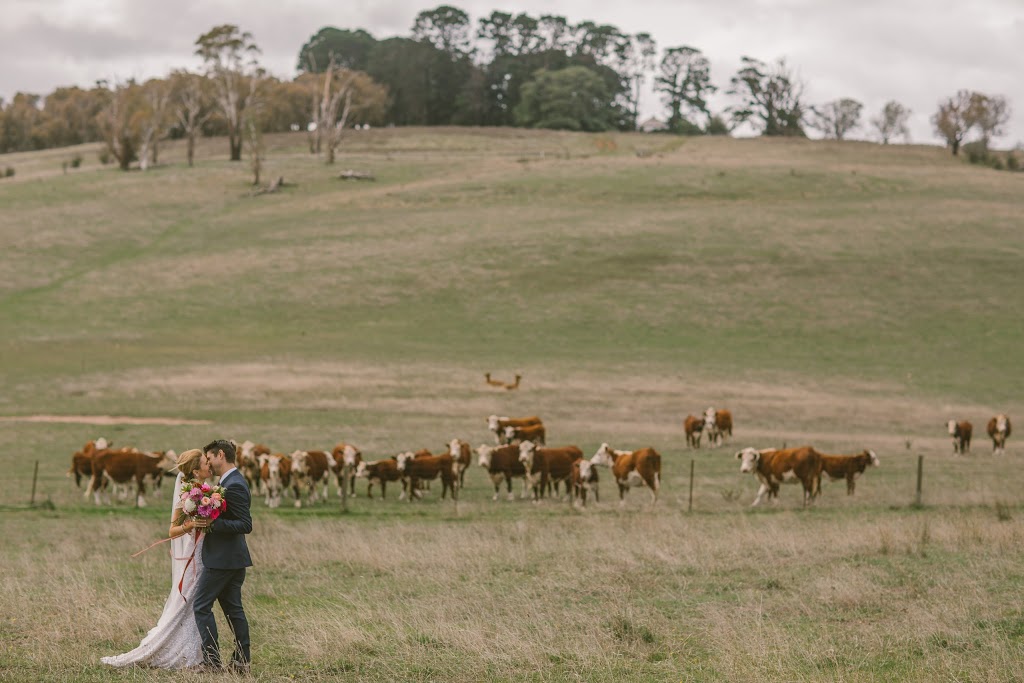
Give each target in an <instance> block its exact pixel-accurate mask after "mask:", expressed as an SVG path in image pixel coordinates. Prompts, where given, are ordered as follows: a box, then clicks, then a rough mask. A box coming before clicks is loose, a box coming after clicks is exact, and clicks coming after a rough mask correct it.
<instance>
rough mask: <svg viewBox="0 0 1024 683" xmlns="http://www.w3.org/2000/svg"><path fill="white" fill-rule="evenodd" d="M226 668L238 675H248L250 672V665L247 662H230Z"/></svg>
mask: <svg viewBox="0 0 1024 683" xmlns="http://www.w3.org/2000/svg"><path fill="white" fill-rule="evenodd" d="M228 670H229V671H230V672H231V673H233V674H238V675H239V676H248V675H250V674H251V673H252V665H251V664H250V663H249V662H231V666H230V667H229V668H228Z"/></svg>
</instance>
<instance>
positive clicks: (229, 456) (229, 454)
mask: <svg viewBox="0 0 1024 683" xmlns="http://www.w3.org/2000/svg"><path fill="white" fill-rule="evenodd" d="M211 451H212V452H214V453H216V452H217V451H224V459H225V460H227V461H228V462H234V461H235V444H233V443H231V442H230V441H227V440H225V439H217V440H216V441H214V442H212V443H209V444H207V445H206V448H204V449H203V453H210V452H211Z"/></svg>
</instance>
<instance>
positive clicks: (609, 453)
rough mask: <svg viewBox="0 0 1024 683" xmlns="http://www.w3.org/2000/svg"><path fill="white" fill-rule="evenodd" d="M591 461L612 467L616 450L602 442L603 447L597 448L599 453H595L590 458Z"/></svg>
mask: <svg viewBox="0 0 1024 683" xmlns="http://www.w3.org/2000/svg"><path fill="white" fill-rule="evenodd" d="M590 462H592V463H594V464H595V465H601V466H603V467H611V466H612V465H614V464H615V451H614V450H613V449H612V447H611V446H609V445H608V444H606V443H603V444H601V447H600V448H598V449H597V453H594V457H592V458H591V459H590Z"/></svg>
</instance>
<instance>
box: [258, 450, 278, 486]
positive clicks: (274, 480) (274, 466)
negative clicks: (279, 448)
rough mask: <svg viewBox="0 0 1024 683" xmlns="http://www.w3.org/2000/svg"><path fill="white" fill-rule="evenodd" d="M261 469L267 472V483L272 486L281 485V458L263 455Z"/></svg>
mask: <svg viewBox="0 0 1024 683" xmlns="http://www.w3.org/2000/svg"><path fill="white" fill-rule="evenodd" d="M260 468H261V470H265V473H266V478H267V481H269V482H270V484H271V486H277V485H280V482H281V456H280V455H261V456H260Z"/></svg>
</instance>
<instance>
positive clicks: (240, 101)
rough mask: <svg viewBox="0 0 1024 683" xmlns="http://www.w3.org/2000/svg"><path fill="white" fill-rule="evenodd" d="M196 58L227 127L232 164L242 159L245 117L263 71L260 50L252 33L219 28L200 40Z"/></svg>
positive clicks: (227, 25)
mask: <svg viewBox="0 0 1024 683" xmlns="http://www.w3.org/2000/svg"><path fill="white" fill-rule="evenodd" d="M195 44H196V46H197V47H196V52H195V53H196V54H197V55H198V56H199V57H201V58H202V60H203V61H204V62H205V64H206V69H207V75H208V76H209V77H210V80H211V82H212V83H213V85H214V94H215V98H216V101H217V104H218V105H219V107H220V110H221V113H222V114H223V116H224V119H225V123H226V125H227V133H228V146H229V148H230V158H231V161H241V159H242V137H241V133H242V131H241V125H242V116H243V114H244V113H245V109H246V107H247V106H249V105H250V104H252V101H253V99H254V98H255V95H256V90H257V86H258V83H259V80H260V79H261V78H262V77H263V70H262V69H260V68H259V65H258V63H257V61H256V57H257V55H259V54H260V49H259V47H258V46H257V45H256V43H255V42H254V41H253V38H252V34H251V33H249V32H248V31H246V32H244V33H243V32H241V31H240V30H239V28H238V27H237V26H235V25H234V24H223V25H221V26H215V27H213V28H212V29H210V30H209V31H208V32H206V33H204V34H203V35H201V36H199V38H197V39H196V43H195Z"/></svg>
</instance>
